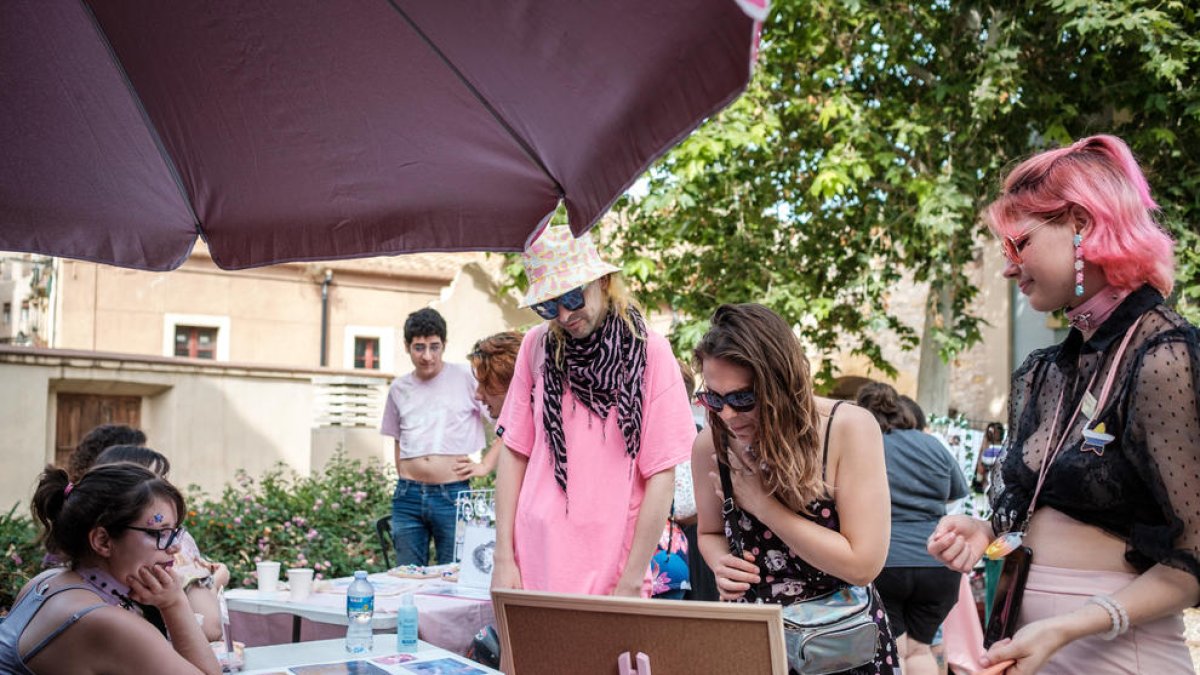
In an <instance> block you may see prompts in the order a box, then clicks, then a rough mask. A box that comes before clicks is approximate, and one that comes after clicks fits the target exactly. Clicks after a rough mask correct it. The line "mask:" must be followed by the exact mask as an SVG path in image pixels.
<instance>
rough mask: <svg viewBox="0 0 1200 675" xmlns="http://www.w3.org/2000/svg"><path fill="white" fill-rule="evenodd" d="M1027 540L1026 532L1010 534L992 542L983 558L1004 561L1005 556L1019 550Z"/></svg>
mask: <svg viewBox="0 0 1200 675" xmlns="http://www.w3.org/2000/svg"><path fill="white" fill-rule="evenodd" d="M1024 539H1025V533H1024V532H1009V533H1007V534H1002V535H1000V536H999V537H996V538H995V539H993V540H992V543H990V544H988V547H987V548H986V549H985V550H984V552H983V556H984V557H985V558H987V559H988V560H1002V559H1003V558H1004V556H1006V555H1008V554H1009V553H1012V552H1013V551H1015V550H1017V548H1018V547H1019V546H1020V545H1021V542H1022V541H1024Z"/></svg>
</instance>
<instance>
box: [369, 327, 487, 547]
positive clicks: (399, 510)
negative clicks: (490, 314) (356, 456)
mask: <svg viewBox="0 0 1200 675" xmlns="http://www.w3.org/2000/svg"><path fill="white" fill-rule="evenodd" d="M445 346H446V320H445V319H443V318H442V315H441V314H439V313H438V312H437V311H436V310H433V309H422V310H419V311H416V312H413V313H412V314H410V315H409V316H408V319H407V320H406V321H405V322H404V348H405V350H406V351H407V352H408V355H409V358H411V359H412V364H413V372H411V373H408V374H407V375H402V376H400V377H398V378H396V379H395V381H393V382H392V386H391V389H389V390H388V399H387V404H386V406H385V407H384V411H383V423H382V425H381V426H380V430H379V432H380V433H381V434H383V435H385V436H391V437H392V438H395V439H396V444H395V452H396V473H397V474H398V475H399V480H397V481H396V491H395V493H394V494H393V495H392V539H393V541H394V542H395V545H396V564H398V565H425V564H427V563H428V562H429V539H430V537H432V538H433V545H434V549H435V550H436V554H437V562H438V564H445V563H449V562H453V561H454V528H455V523H456V518H455V502H456V501H457V500H458V494H459V493H460V492H462V491H464V490H467V489H469V487H470V482H469V481H470V479H471V477H472V476H480V475H484V474H487V473H489V472H491V470H492V469H493V468H494V467H495V464H496V459H497V457H496V454H497V453H496V452H494V451H493V452H489V453H488V454H487V455H485V456H484V461H483V462H482V463H476V462H472V461H471V459H470V458H469V457H468V456H467V455H468V454H470V453H472V452H475V451H477V450H480V449H481V448H483V445H484V442H483V418H482V415H483V405H482V404H481V403H479V402H478V401H476V400H475V377H474V376H473V375H472V374H471V369H470V368H468V367H467V366H465V365H460V364H457V363H446V362H444V361H443V360H442V354H443V352H444V350H445Z"/></svg>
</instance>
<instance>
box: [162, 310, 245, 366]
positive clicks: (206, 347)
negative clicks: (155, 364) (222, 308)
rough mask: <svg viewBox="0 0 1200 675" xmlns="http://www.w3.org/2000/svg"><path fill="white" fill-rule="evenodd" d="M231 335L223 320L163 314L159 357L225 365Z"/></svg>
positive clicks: (226, 318) (199, 315)
mask: <svg viewBox="0 0 1200 675" xmlns="http://www.w3.org/2000/svg"><path fill="white" fill-rule="evenodd" d="M231 334H232V333H231V331H230V322H229V317H227V316H213V315H208V314H164V315H163V332H162V355H163V356H181V357H184V358H193V359H209V360H212V361H228V360H229V341H230V340H229V338H230V335H231Z"/></svg>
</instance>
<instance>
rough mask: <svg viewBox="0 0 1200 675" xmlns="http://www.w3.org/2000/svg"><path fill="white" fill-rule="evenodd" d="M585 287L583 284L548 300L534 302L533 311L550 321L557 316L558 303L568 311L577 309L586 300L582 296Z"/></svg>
mask: <svg viewBox="0 0 1200 675" xmlns="http://www.w3.org/2000/svg"><path fill="white" fill-rule="evenodd" d="M585 288H587V284H584V285H583V286H580V287H578V288H572V289H571V290H569V291H567V292H566V293H563V294H562V295H560V296H558V297H557V298H550V299H549V300H543V301H542V302H535V303H534V304H533V311H535V312H537V315H538V316H540V317H542V318H543V319H546V320H547V321H551V320H553V319H556V318H558V307H559V305H562V308H563V309H565V310H567V311H568V312H574V311H575V310H577V309H581V308H582V307H583V305H584V302H586V299H585V298H584V297H583V290H584V289H585Z"/></svg>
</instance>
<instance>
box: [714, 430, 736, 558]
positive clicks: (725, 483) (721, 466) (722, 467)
mask: <svg viewBox="0 0 1200 675" xmlns="http://www.w3.org/2000/svg"><path fill="white" fill-rule="evenodd" d="M713 433H714V434H716V435H717V439H716V440H717V441H718V442H719V443H720V446H721V450H722V451H723V452H724V453H726V454H728V452H729V442H728V439H727V438H726V437H725V430H724V429H721V428H720V427H716V426H714V427H713ZM717 473H719V474H720V475H721V491H722V492H724V493H725V501H723V502H721V516H722V517H726V516H730V515H731V514H733V512H734V511H736V510H737V505H736V504H734V503H733V479H731V478H730V477H729V465H728V464H726V463H725V462H722V461H721V458H720V456H718V457H717ZM730 532H732V533H733V536H732V537H730V538H729V552H730V553H732V554H734V555H736V556H737V557H739V558H740V557H742V550H743V546H742V537H741V533H740V532H739V531H738V529H737V527H736V523H734V524H733V525H731V526H730Z"/></svg>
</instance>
